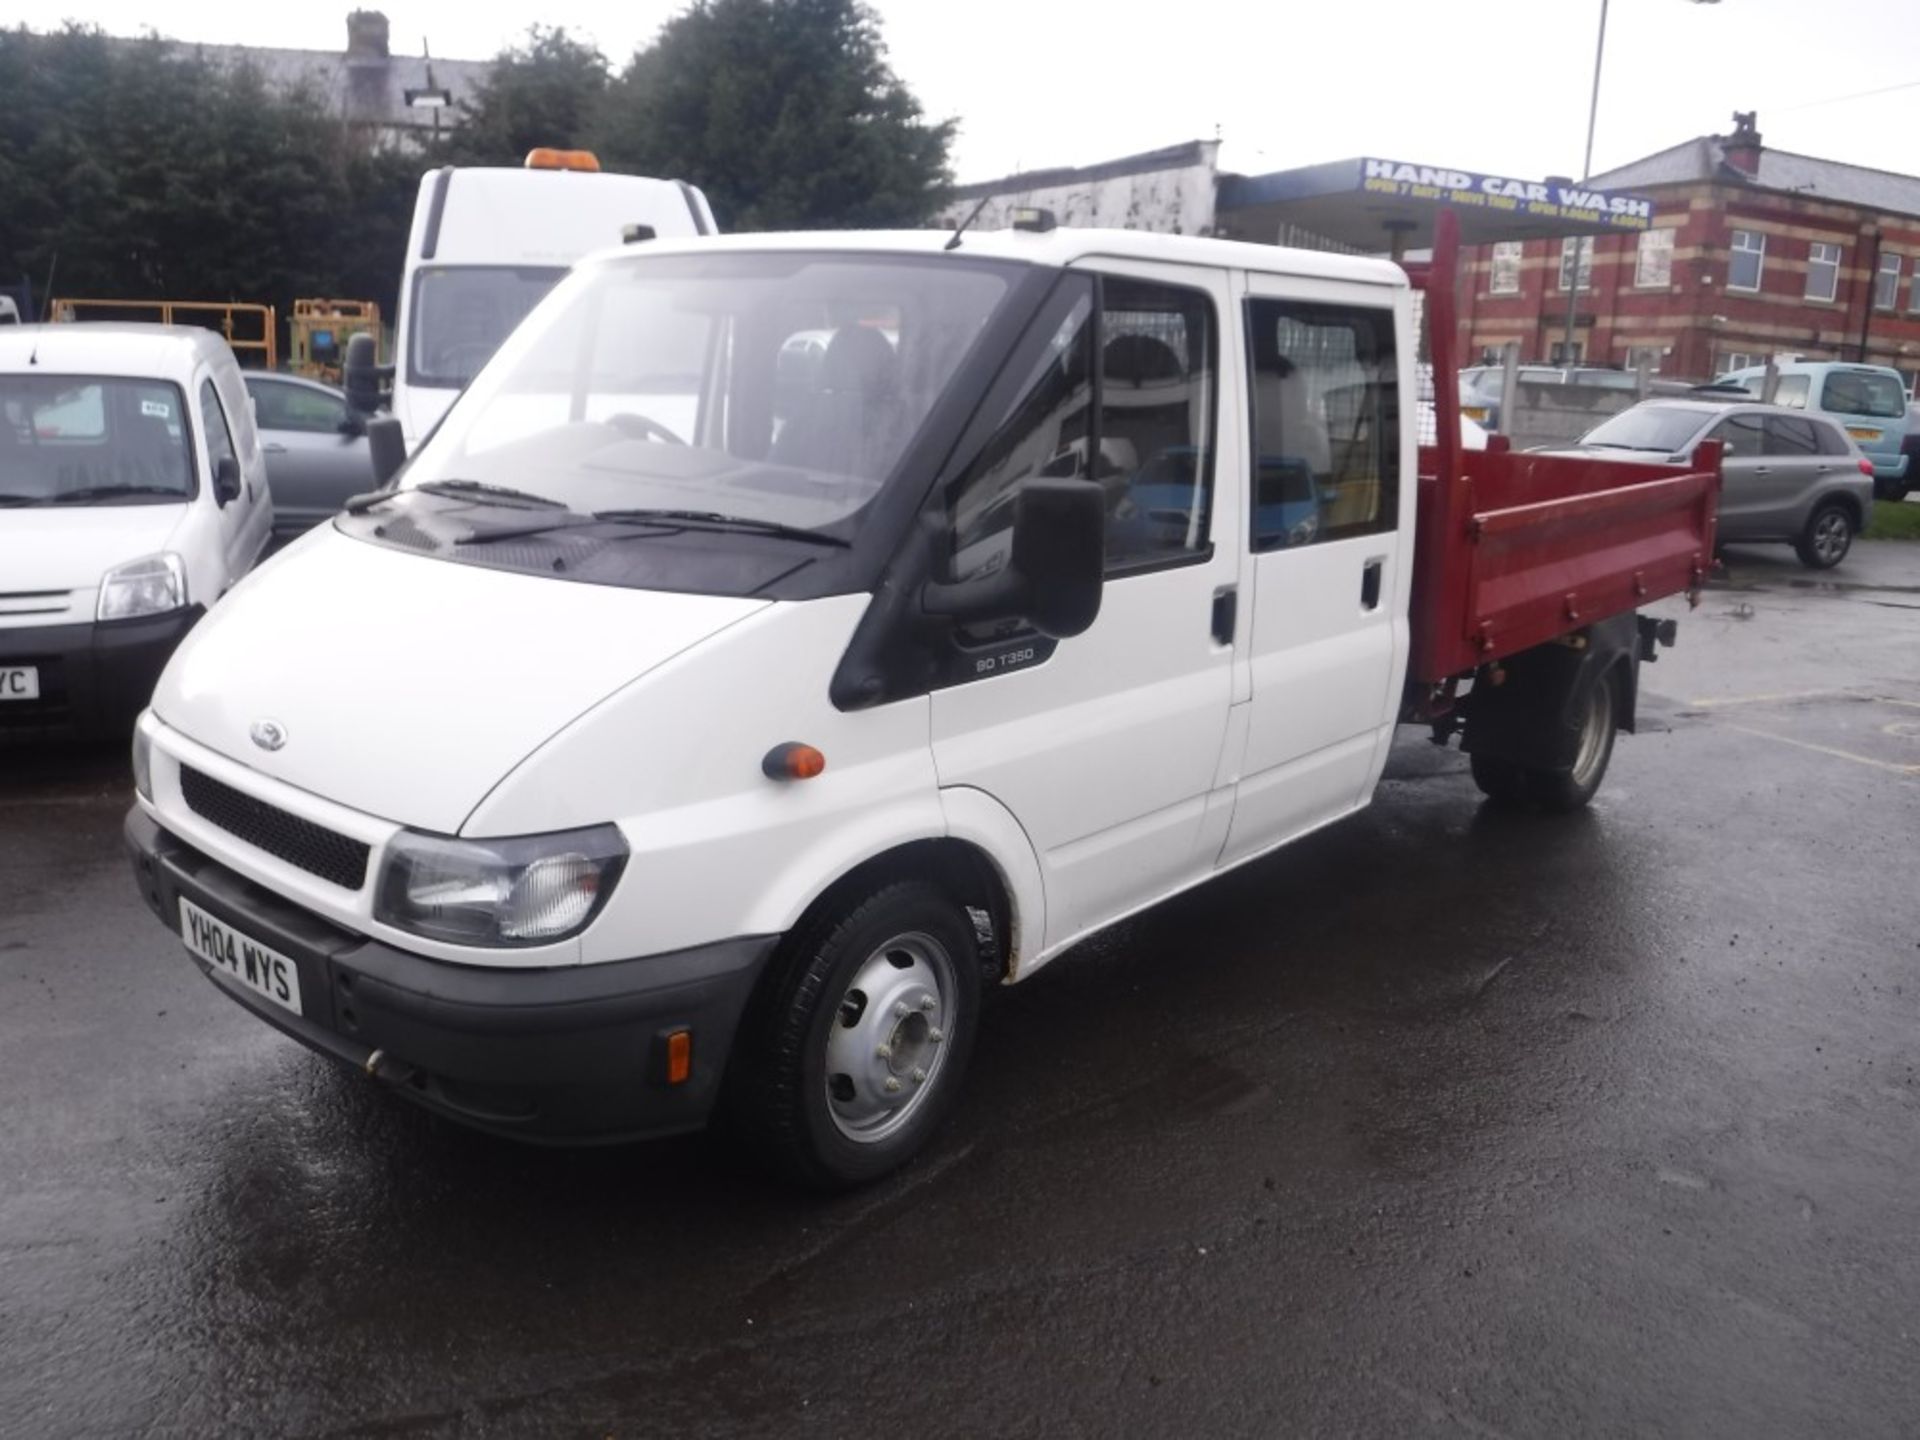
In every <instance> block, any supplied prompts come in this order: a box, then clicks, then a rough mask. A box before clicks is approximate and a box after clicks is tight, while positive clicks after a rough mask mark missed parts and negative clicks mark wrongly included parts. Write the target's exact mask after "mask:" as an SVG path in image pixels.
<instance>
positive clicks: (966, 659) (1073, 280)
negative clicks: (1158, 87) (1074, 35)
mask: <svg viewBox="0 0 1920 1440" xmlns="http://www.w3.org/2000/svg"><path fill="white" fill-rule="evenodd" d="M1444 218H1445V217H1443V219H1444ZM1035 223H1037V224H1040V225H1044V223H1045V222H1044V220H1040V221H1037V222H1035ZM1455 243H1456V241H1455V236H1454V233H1453V231H1452V230H1451V229H1450V228H1448V227H1446V226H1444V225H1443V233H1442V236H1441V239H1440V241H1439V243H1438V246H1437V251H1436V254H1437V259H1436V261H1435V267H1434V270H1433V271H1431V272H1420V273H1417V274H1415V275H1414V276H1413V277H1412V279H1411V280H1410V277H1409V274H1408V272H1407V271H1406V270H1403V269H1401V268H1400V267H1398V266H1395V265H1392V264H1389V263H1386V262H1384V261H1376V260H1366V259H1356V258H1350V257H1347V256H1339V255H1325V254H1314V253H1306V252H1295V251H1289V250H1283V249H1278V248H1273V247H1267V246H1260V245H1249V244H1239V243H1234V242H1228V241H1220V240H1210V239H1195V238H1182V237H1176V236H1164V235H1151V234H1142V233H1132V232H1101V231H1094V230H1060V229H1053V230H1050V231H1047V232H1045V233H1029V232H1026V231H1019V232H1011V233H1002V234H992V235H986V234H976V235H968V236H965V237H962V238H961V239H960V240H959V242H958V243H957V244H956V243H955V242H954V241H953V240H950V239H949V237H947V236H945V235H943V234H932V233H906V234H831V235H825V234H823V235H787V236H777V235H758V236H750V237H726V238H720V239H710V240H704V241H690V242H675V241H665V240H659V241H655V242H653V243H650V244H646V245H641V246H633V247H628V248H626V249H625V250H622V251H618V252H614V253H608V254H602V255H599V256H596V257H594V258H591V259H589V260H587V261H585V262H583V263H582V264H580V265H579V266H578V267H577V268H576V269H575V270H574V272H573V273H572V274H571V275H570V276H569V277H568V278H567V279H566V280H564V281H563V282H561V284H560V285H559V286H558V287H557V288H556V289H555V290H554V292H553V293H552V294H551V295H550V296H548V297H547V298H546V299H545V300H544V301H543V302H542V303H541V304H540V306H539V307H538V308H537V309H536V310H535V312H534V313H533V315H531V316H530V317H529V318H528V320H527V321H526V322H525V323H524V324H523V325H521V326H520V328H519V329H518V330H517V331H516V332H515V333H514V335H513V336H512V338H511V339H509V340H508V341H507V343H506V344H505V345H504V346H503V347H502V348H501V350H500V352H499V353H498V354H497V355H496V356H495V357H494V358H493V360H492V361H491V362H490V363H489V364H488V365H487V367H486V369H485V370H484V371H483V372H482V373H481V374H480V376H479V377H478V378H477V379H476V380H475V381H474V382H473V384H472V386H471V387H470V388H469V389H468V390H467V391H466V393H465V394H464V395H463V396H462V397H461V398H460V400H459V401H458V402H457V403H456V404H455V405H454V407H453V409H452V410H451V411H450V412H449V413H448V415H447V417H446V419H445V421H444V422H443V423H442V425H441V426H440V429H439V430H438V432H437V433H436V434H435V435H434V436H433V437H432V438H431V439H430V440H429V441H428V442H427V443H426V445H425V446H424V447H423V448H422V449H421V450H420V451H419V453H417V454H416V455H414V456H413V457H412V459H411V460H410V461H409V462H408V463H407V465H406V468H405V470H404V472H403V473H402V474H401V475H400V477H399V482H398V484H397V487H396V488H392V489H388V490H384V491H380V492H376V493H373V494H370V495H367V496H363V497H360V498H359V499H358V500H357V501H356V502H355V503H353V504H352V505H350V506H349V507H348V512H347V513H345V514H343V515H341V516H339V517H337V518H336V519H335V520H334V521H332V522H331V523H330V524H328V525H326V526H323V527H321V528H320V529H318V530H316V531H314V532H312V533H310V534H309V535H308V536H306V537H305V538H304V539H302V540H300V541H298V542H296V543H295V544H294V545H293V546H292V547H291V548H290V549H289V550H287V551H286V552H285V553H284V554H283V555H282V556H280V557H279V558H278V559H277V560H276V561H275V563H274V564H273V565H271V566H269V567H267V568H266V569H265V570H263V571H262V572H261V573H259V574H258V575H256V576H254V577H253V578H252V579H251V580H250V581H248V583H247V584H246V585H245V586H244V587H243V589H242V591H241V592H240V593H239V594H237V595H236V596H235V597H234V599H233V601H232V602H230V603H229V604H226V605H223V606H221V607H220V609H219V610H217V611H216V612H215V613H214V614H213V615H211V616H209V617H208V619H207V620H206V621H205V622H203V623H202V624H201V626H200V627H199V628H198V629H197V630H196V631H195V632H194V634H193V635H192V636H191V637H190V638H189V640H188V642H187V643H186V645H185V646H183V647H182V649H181V650H180V651H179V653H178V654H177V655H176V656H175V657H174V660H173V663H172V664H171V665H170V666H169V667H168V669H167V672H166V674H165V676H164V677H163V679H162V681H161V683H160V686H159V689H158V691H157V693H156V694H155V697H154V702H153V707H152V709H151V711H150V712H149V713H148V714H147V715H146V716H145V717H144V719H143V720H142V722H141V724H140V726H139V730H138V734H137V739H136V742H135V750H134V761H135V775H136V785H137V789H138V800H137V803H136V805H135V808H134V809H133V811H132V812H131V814H130V815H129V817H128V821H127V832H126V833H127V842H128V847H129V849H130V851H131V854H132V858H133V864H134V870H135V874H136V877H137V880H138V883H139V885H140V887H141V889H142V891H143V893H144V894H145V896H146V898H147V901H148V903H149V904H150V905H151V907H152V908H153V909H154V911H155V913H156V914H157V915H158V916H159V917H160V919H161V920H162V922H163V923H164V924H165V925H166V926H167V927H168V928H169V929H170V930H172V931H173V932H174V934H175V935H176V937H177V940H178V941H184V943H185V945H186V948H187V950H188V953H189V954H190V956H191V957H192V959H193V960H194V961H195V962H196V963H197V964H198V965H199V966H200V968H201V969H202V970H203V971H204V972H205V973H206V974H207V975H208V976H209V977H211V979H212V980H213V981H214V983H215V984H217V985H218V986H219V987H220V988H221V989H222V990H223V991H224V992H225V993H227V994H228V995H229V996H231V997H232V998H233V999H234V1000H235V1001H236V1002H238V1003H239V1004H241V1005H243V1006H245V1007H247V1008H248V1009H249V1010H251V1011H252V1012H253V1013H255V1014H256V1015H258V1016H259V1017H260V1018H262V1019H264V1020H266V1021H268V1022H270V1023H271V1024H273V1025H276V1026H278V1027H279V1028H280V1029H281V1030H283V1031H285V1032H286V1033H287V1034H289V1035H291V1036H293V1037H294V1038H296V1039H298V1040H300V1041H302V1042H304V1043H305V1044H307V1045H309V1046H311V1047H313V1048H314V1049H316V1050H318V1051H320V1052H322V1053H324V1054H327V1055H331V1056H334V1057H336V1058H337V1059H339V1060H341V1061H344V1062H346V1063H347V1064H349V1065H352V1066H354V1067H356V1068H359V1069H361V1070H364V1071H365V1072H366V1073H367V1074H369V1075H371V1076H373V1077H375V1079H377V1080H378V1081H380V1082H383V1083H385V1084H387V1085H390V1086H391V1087H393V1089H394V1090H395V1091H396V1092H397V1093H399V1094H401V1095H404V1096H406V1097H408V1098H410V1099H412V1100H414V1101H417V1102H418V1103H420V1104H423V1105H426V1106H429V1107H431V1108H433V1109H435V1110H437V1111H439V1112H440V1113H442V1114H444V1115H448V1116H451V1117H455V1118H457V1119H459V1120H462V1121H464V1122H466V1123H469V1124H472V1125H476V1126H480V1127H483V1128H485V1129H487V1130H490V1131H494V1132H496V1133H500V1134H504V1135H514V1136H523V1137H527V1138H537V1139H544V1140H585V1139H607V1138H615V1137H627V1136H642V1135H654V1134H662V1133H668V1132H673V1131H679V1130H686V1129H689V1128H693V1127H697V1126H700V1125H702V1124H704V1123H706V1122H707V1121H708V1119H709V1118H710V1117H713V1116H715V1115H718V1116H719V1117H721V1118H722V1119H723V1120H724V1121H725V1122H726V1123H727V1124H728V1125H729V1126H730V1127H732V1128H734V1129H735V1130H737V1131H738V1132H739V1133H741V1134H743V1135H744V1136H746V1137H748V1138H749V1139H750V1140H751V1141H752V1142H753V1143H754V1144H756V1145H757V1146H758V1147H759V1148H760V1149H761V1151H762V1152H763V1153H764V1154H765V1155H766V1156H767V1157H768V1158H769V1159H770V1160H771V1161H772V1162H773V1163H774V1165H775V1166H776V1167H778V1168H779V1169H781V1170H783V1171H785V1172H786V1173H788V1174H791V1175H793V1176H796V1177H799V1178H800V1179H802V1180H804V1181H808V1182H811V1183H815V1184H821V1185H846V1184H852V1183H858V1182H860V1181H863V1180H868V1179H871V1178H873V1177H875V1176H877V1175H880V1174H883V1173H885V1172H886V1171H888V1170H890V1169H892V1168H893V1167H895V1166H897V1165H899V1164H900V1163H901V1162H902V1161H904V1160H905V1159H906V1158H907V1157H908V1156H910V1155H911V1154H913V1153H914V1152H915V1151H916V1150H918V1149H919V1148H920V1147H921V1146H922V1145H924V1144H925V1143H926V1141H927V1139H928V1137H929V1136H930V1135H931V1134H932V1133H933V1131H934V1130H935V1128H936V1127H937V1126H938V1125H939V1123H940V1122H941V1120H942V1119H943V1117H945V1116H946V1115H947V1114H948V1112H949V1111H951V1109H952V1108H953V1105H954V1103H955V1100H956V1097H957V1095H958V1093H959V1087H960V1082H961V1078H962V1074H963V1072H964V1070H965V1068H966V1064H967V1058H968V1053H969V1051H970V1050H971V1048H972V1046H973V1043H974V1037H975V1031H976V1028H977V1026H978V1024H979V1020H980V1013H981V1011H980V997H981V993H982V987H983V986H984V985H987V984H990V983H994V982H1004V981H1016V980H1020V979H1023V978H1025V977H1026V976H1028V975H1031V974H1032V973H1033V972H1034V971H1035V970H1036V969H1038V968H1039V967H1040V966H1041V965H1043V964H1045V963H1046V962H1047V961H1049V960H1051V959H1052V958H1053V957H1055V956H1057V955H1059V954H1060V953H1061V952H1063V951H1064V950H1066V949H1067V948H1068V947H1070V946H1072V945H1073V944H1074V943H1075V942H1076V941H1078V940H1080V939H1081V938H1083V937H1085V936H1087V935H1090V934H1092V933H1093V932H1095V931H1097V930H1099V929H1100V928H1102V927H1103V926H1107V925H1111V924H1112V923H1113V922H1114V921H1116V920H1118V919H1120V918H1121V917H1123V916H1125V915H1128V914H1131V913H1133V912H1134V911H1137V910H1140V909H1143V908H1144V907H1146V906H1149V905H1152V904H1154V903H1155V902H1156V901H1158V900H1161V899H1163V898H1165V897H1166V896H1168V895H1171V894H1173V893H1175V892H1177V891H1180V890H1183V889H1186V888H1187V887H1189V886H1193V885H1197V884H1200V883H1202V882H1203V881H1205V880H1207V879H1208V878H1209V877H1211V876H1214V875H1217V874H1219V873H1220V872H1221V871H1223V870H1226V869H1229V868H1231V867H1233V866H1237V865H1241V864H1244V863H1246V862H1247V861H1249V860H1251V859H1253V858H1255V857H1256V856H1260V855H1264V854H1266V853H1267V852H1269V851H1271V850H1273V849H1275V848H1276V847H1278V846H1281V845H1284V844H1286V843H1287V842H1288V841H1290V840H1293V839H1295V838H1297V837H1299V836H1302V835H1305V834H1307V833H1308V832H1310V831H1312V830H1315V829H1317V828H1319V827H1320V826H1323V825H1326V824H1329V823H1331V822H1334V821H1337V820H1339V819H1340V818H1341V817H1342V816H1345V815H1349V814H1351V813H1353V812H1354V811H1356V810H1358V809H1359V808H1361V807H1362V806H1364V805H1365V804H1367V802H1368V799H1369V796H1370V795H1371V793H1372V790H1373V787H1374V784H1375V782H1376V781H1377V780H1378V778H1379V776H1380V773H1381V768H1382V766H1383V765H1384V763H1385V761H1386V756H1387V750H1388V747H1389V745H1390V743H1391V741H1392V738H1393V735H1394V729H1395V725H1396V723H1398V722H1400V721H1402V720H1411V721H1415V722H1418V723H1421V724H1425V725H1430V726H1432V727H1433V729H1434V732H1435V735H1436V737H1437V738H1441V739H1444V738H1446V737H1447V736H1448V735H1449V734H1451V733H1452V732H1453V731H1454V730H1455V729H1459V728H1461V727H1464V738H1463V744H1464V746H1465V747H1466V748H1467V749H1468V750H1469V751H1470V752H1471V753H1472V757H1473V765H1474V774H1475V776H1476V778H1477V779H1478V780H1479V781H1480V783H1481V784H1482V786H1483V787H1484V788H1486V789H1487V790H1488V791H1489V792H1491V793H1493V794H1495V795H1497V796H1499V797H1501V798H1502V799H1505V800H1511V801H1519V802H1529V803H1539V804H1542V805H1545V806H1547V807H1549V808H1554V809H1567V808H1572V807H1574V806H1577V805H1579V804H1581V803H1583V802H1584V801H1585V799H1586V798H1587V797H1588V796H1589V795H1591V794H1592V793H1593V790H1594V787H1596V786H1597V785H1598V784H1599V783H1600V779H1601V776H1602V774H1603V773H1604V772H1605V770H1606V767H1607V763H1608V758H1609V756H1610V755H1611V753H1612V749H1613V742H1614V737H1615V734H1616V732H1617V731H1619V730H1621V729H1631V728H1632V725H1633V718H1634V701H1635V694H1636V679H1637V674H1638V666H1639V664H1640V662H1641V660H1642V659H1643V658H1645V657H1646V656H1647V655H1649V654H1651V653H1652V649H1653V646H1654V644H1655V642H1656V640H1668V639H1670V638H1671V630H1670V625H1671V622H1667V623H1666V624H1662V625H1656V624H1654V623H1653V622H1652V621H1650V620H1646V621H1642V620H1637V619H1636V616H1635V614H1634V611H1635V607H1636V606H1637V605H1638V604H1639V603H1640V602H1641V601H1643V600H1648V599H1655V598H1659V597H1661V596H1663V595H1670V594H1675V593H1679V592H1682V591H1686V590H1689V589H1691V588H1693V587H1695V586H1697V585H1698V584H1699V583H1700V580H1701V578H1702V576H1703V574H1704V571H1705V567H1706V565H1707V564H1708V563H1709V560H1710V557H1711V554H1712V538H1713V536H1712V532H1713V516H1714V501H1715V497H1716V495H1717V491H1718V484H1719V473H1718V456H1717V450H1716V449H1715V447H1712V446H1706V447H1703V449H1702V453H1701V454H1700V455H1698V456H1694V457H1673V458H1672V460H1662V461H1661V463H1636V462H1628V461H1605V460H1597V459H1592V458H1586V457H1582V458H1566V457H1558V458H1556V457H1539V456H1531V455H1520V454H1515V453H1512V452H1511V451H1510V450H1508V449H1507V447H1506V445H1505V442H1504V441H1503V440H1501V439H1500V438H1499V437H1495V438H1494V440H1493V441H1491V442H1490V443H1489V446H1488V448H1486V449H1484V450H1473V451H1463V449H1462V447H1461V445H1460V440H1459V433H1460V432H1459V413H1458V393H1457V390H1458V387H1457V385H1456V384H1455V381H1454V369H1453V358H1452V354H1451V350H1452V344H1451V341H1452V336H1453V334H1454V330H1453V319H1452V316H1453V309H1452V297H1451V291H1450V288H1449V286H1448V285H1447V284H1446V277H1449V276H1450V275H1451V274H1452V268H1451V267H1452V257H1453V255H1454V253H1455V250H1454V247H1455ZM1436 277H1437V278H1436ZM1415 283H1418V284H1420V285H1423V286H1424V287H1425V288H1426V290H1427V294H1426V306H1425V313H1426V316H1427V320H1428V323H1429V324H1430V325H1431V326H1432V327H1433V333H1435V334H1438V335H1441V336H1445V337H1447V341H1448V343H1447V344H1446V345H1445V346H1443V347H1441V349H1440V352H1439V354H1438V356H1437V357H1436V360H1435V362H1434V364H1433V366H1432V375H1433V384H1434V394H1433V397H1432V403H1431V406H1430V407H1429V406H1427V405H1425V404H1424V403H1410V402H1408V401H1406V400H1403V396H1405V395H1410V394H1411V393H1412V392H1413V389H1414V386H1415V383H1416V376H1417V375H1418V374H1420V373H1422V372H1424V371H1425V370H1426V367H1425V366H1424V365H1416V352H1417V348H1418V347H1417V343H1416V341H1417V336H1416V333H1415V328H1414V306H1413V303H1412V301H1413V285H1414V284H1415ZM819 336H826V337H828V338H827V339H826V341H825V343H824V345H822V346H820V347H819V353H818V354H817V355H815V354H812V353H811V349H810V345H811V342H810V341H808V340H803V341H800V342H798V343H796V342H795V337H819ZM1423 414H1426V415H1431V416H1432V417H1433V421H1434V426H1433V430H1432V433H1431V435H1430V437H1429V440H1430V443H1428V444H1424V445H1423V444H1419V443H1418V442H1419V439H1420V437H1419V436H1418V435H1417V434H1416V430H1417V429H1418V428H1419V426H1418V423H1417V422H1418V419H1419V417H1421V416H1422V415H1423ZM216 1103H217V1102H216ZM236 1103H239V1102H238V1099H237V1097H236Z"/></svg>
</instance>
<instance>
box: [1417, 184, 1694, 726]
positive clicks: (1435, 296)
mask: <svg viewBox="0 0 1920 1440" xmlns="http://www.w3.org/2000/svg"><path fill="white" fill-rule="evenodd" d="M1459 244H1460V241H1459V222H1458V220H1457V219H1456V218H1455V217H1454V216H1453V215H1452V214H1451V213H1450V212H1446V211H1443V212H1442V213H1441V215H1440V217H1439V221H1438V224H1437V226H1436V230H1435V239H1434V249H1433V260H1432V262H1431V264H1428V265H1409V266H1408V267H1407V273H1408V275H1409V276H1410V277H1411V278H1412V280H1413V284H1414V288H1415V289H1417V290H1419V291H1421V292H1422V293H1423V294H1424V295H1425V297H1426V305H1425V310H1426V327H1427V340H1428V351H1429V353H1430V354H1431V355H1432V358H1433V389H1434V395H1433V406H1434V421H1435V437H1434V438H1435V443H1434V444H1432V445H1422V446H1421V447H1420V460H1419V471H1420V479H1419V511H1418V529H1417V532H1416V535H1415V550H1414V566H1413V603H1412V606H1411V611H1410V615H1409V624H1410V626H1411V628H1412V655H1411V659H1410V661H1409V664H1408V669H1407V681H1408V685H1409V690H1410V691H1412V690H1414V689H1415V687H1419V686H1423V685H1438V684H1441V683H1442V682H1444V681H1446V680H1447V679H1449V678H1451V677H1457V676H1464V675H1467V674H1470V673H1471V672H1472V671H1473V670H1474V669H1475V668H1476V667H1478V666H1481V665H1485V664H1488V663H1490V662H1492V661H1495V660H1499V659H1501V658H1502V657H1504V656H1508V655H1512V654H1515V653H1517V652H1518V651H1521V650H1526V649H1529V648H1531V647H1532V646H1535V645H1540V644H1544V643H1546V642H1547V641H1549V640H1553V639H1555V638H1557V637H1559V636H1562V635H1566V634H1569V633H1571V632H1573V631H1576V630H1579V629H1581V628H1582V627H1584V626H1587V625H1591V624H1592V623H1594V622H1595V621H1598V620H1605V619H1607V618H1608V617H1610V616H1614V615H1619V614H1622V613H1624V612H1626V611H1629V610H1634V609H1637V608H1639V607H1640V606H1642V605H1646V604H1648V603H1650V602H1652V601H1655V600H1660V599H1664V598H1665V597H1667V596H1669V595H1679V594H1683V593H1684V594H1686V595H1688V596H1689V598H1693V597H1695V596H1696V595H1697V592H1698V591H1699V588H1700V586H1701V584H1702V583H1703V582H1704V581H1705V579H1706V575H1707V569H1708V567H1709V565H1710V564H1711V563H1712V557H1713V527H1714V521H1715V517H1716V514H1717V511H1718V506H1719V500H1720V447H1719V445H1718V444H1717V443H1712V442H1709V443H1707V444H1703V445H1701V446H1700V448H1699V449H1698V450H1696V451H1695V452H1694V455H1693V457H1692V462H1691V463H1690V464H1687V465H1648V464H1642V463H1639V462H1637V461H1622V460H1611V459H1604V460H1603V459H1588V458H1585V457H1575V456H1566V455H1533V454H1526V453H1518V452H1514V451H1512V450H1509V449H1508V448H1507V445H1506V441H1505V440H1504V439H1503V438H1501V437H1498V436H1496V437H1494V439H1493V441H1492V444H1491V446H1490V448H1488V449H1486V450H1465V449H1463V448H1462V446H1461V444H1460V390H1459V383H1458V375H1457V372H1456V368H1455V361H1454V351H1455V347H1456V331H1455V309H1454V276H1455V273H1456V270H1457V265H1458V258H1459Z"/></svg>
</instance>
